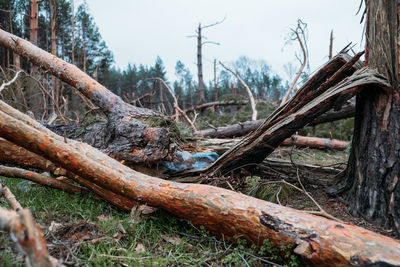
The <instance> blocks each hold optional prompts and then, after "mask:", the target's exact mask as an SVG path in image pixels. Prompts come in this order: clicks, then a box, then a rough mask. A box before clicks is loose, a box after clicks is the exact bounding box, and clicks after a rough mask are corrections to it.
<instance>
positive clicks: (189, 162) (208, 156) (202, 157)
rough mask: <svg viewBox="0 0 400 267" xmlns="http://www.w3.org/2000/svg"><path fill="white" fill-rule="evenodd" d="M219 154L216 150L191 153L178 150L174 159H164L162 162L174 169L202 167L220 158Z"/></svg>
mask: <svg viewBox="0 0 400 267" xmlns="http://www.w3.org/2000/svg"><path fill="white" fill-rule="evenodd" d="M218 157H219V155H218V154H217V153H215V152H198V153H194V154H191V153H189V152H187V151H177V152H176V157H175V159H174V161H171V162H167V161H163V162H162V164H163V165H164V166H166V167H167V168H168V169H170V170H173V171H181V170H185V169H191V168H194V169H202V168H204V167H206V166H207V165H209V164H210V163H213V162H214V161H216V160H217V159H218Z"/></svg>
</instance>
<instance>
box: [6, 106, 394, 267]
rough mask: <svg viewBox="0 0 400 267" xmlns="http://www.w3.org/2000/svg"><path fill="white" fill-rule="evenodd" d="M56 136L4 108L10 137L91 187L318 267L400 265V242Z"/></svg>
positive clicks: (10, 139) (30, 120)
mask: <svg viewBox="0 0 400 267" xmlns="http://www.w3.org/2000/svg"><path fill="white" fill-rule="evenodd" d="M0 103H1V102H0ZM1 106H3V107H4V104H3V105H1ZM7 112H8V113H7ZM10 113H11V114H14V116H10ZM49 132H50V131H48V130H47V129H43V127H42V126H40V127H39V126H38V125H37V124H36V122H35V121H33V120H32V119H30V118H29V117H27V116H25V115H23V114H20V113H18V112H16V111H15V110H14V109H12V108H11V107H9V108H8V109H5V108H1V111H0V136H2V137H3V138H6V139H7V140H9V141H11V142H13V143H15V144H17V145H20V146H23V147H24V148H26V149H29V150H30V151H32V152H34V153H38V154H40V155H43V156H44V157H46V158H47V159H49V160H51V161H53V162H55V163H56V164H59V165H60V166H62V167H64V168H66V169H68V170H69V171H71V172H74V173H75V174H77V175H79V176H80V177H85V179H86V180H87V181H88V182H90V183H94V184H96V185H98V186H100V187H102V188H107V189H108V190H111V191H112V192H114V193H116V194H120V195H124V196H125V197H127V198H129V199H131V200H135V201H139V202H141V203H145V204H148V205H151V206H155V207H160V208H163V209H165V210H168V211H170V212H172V213H174V214H176V215H177V216H179V217H181V218H184V219H187V220H190V221H192V222H193V223H194V224H195V225H204V226H205V227H206V228H207V229H209V230H210V231H211V232H213V233H215V234H217V235H219V236H224V238H228V237H230V238H233V239H235V238H237V237H240V238H243V239H247V240H249V241H250V242H252V243H254V244H257V245H261V244H263V240H265V239H267V238H268V239H269V240H270V242H272V243H273V244H275V245H276V246H278V247H281V246H287V245H289V244H292V245H295V246H297V247H296V249H295V250H294V252H295V253H297V254H299V255H300V256H301V257H302V259H303V260H304V261H305V262H306V263H308V264H313V265H321V264H323V265H324V266H334V265H350V263H351V262H353V261H354V260H355V259H356V260H357V262H358V263H359V264H392V265H395V264H398V263H399V262H400V256H399V255H400V254H399V253H398V251H399V250H400V243H399V242H397V241H395V240H393V239H391V238H389V237H384V236H382V235H379V234H376V233H373V232H370V231H368V230H365V229H363V228H360V227H357V226H354V225H351V224H345V223H338V222H334V221H331V220H328V219H326V218H323V217H318V216H313V215H309V214H304V212H301V211H297V210H294V209H291V208H288V207H282V206H279V205H275V204H272V203H269V202H266V201H263V200H259V199H255V198H252V197H249V196H246V195H243V194H240V193H236V192H232V191H230V190H226V189H222V188H217V187H213V186H208V185H201V184H181V183H175V182H172V181H166V180H162V179H159V178H155V177H151V176H148V175H144V174H141V173H138V172H136V171H134V170H132V169H129V168H128V167H126V166H124V165H122V164H121V163H119V162H118V161H116V160H114V159H111V158H109V157H107V156H106V155H104V154H103V153H101V152H100V151H98V150H97V149H95V148H92V147H90V146H89V145H87V144H84V143H79V142H76V141H73V140H68V142H67V143H65V142H64V138H63V137H61V136H57V135H56V134H54V133H51V132H50V133H49Z"/></svg>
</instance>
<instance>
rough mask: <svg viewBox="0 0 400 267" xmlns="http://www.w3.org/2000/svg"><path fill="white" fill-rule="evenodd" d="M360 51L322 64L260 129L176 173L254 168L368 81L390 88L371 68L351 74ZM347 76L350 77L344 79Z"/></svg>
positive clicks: (383, 78)
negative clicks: (204, 164)
mask: <svg viewBox="0 0 400 267" xmlns="http://www.w3.org/2000/svg"><path fill="white" fill-rule="evenodd" d="M361 55H362V53H359V54H357V55H356V56H355V57H354V58H352V59H351V60H349V59H348V56H344V54H341V55H339V56H336V57H335V58H333V59H332V60H331V61H330V62H328V64H326V65H325V66H324V67H322V68H321V69H320V70H319V71H318V72H317V73H316V74H315V75H314V76H313V77H312V78H311V79H310V80H309V81H308V82H307V83H306V84H305V85H304V86H303V87H302V89H300V90H299V91H298V93H297V94H296V95H295V96H294V97H293V98H292V99H291V100H290V101H289V102H288V103H286V104H285V105H284V106H282V107H280V108H278V109H277V110H276V111H275V112H274V113H272V114H271V115H270V116H269V117H268V118H267V119H266V121H265V122H264V123H263V125H262V126H260V127H259V128H258V129H257V131H255V132H254V133H252V134H251V135H249V136H247V137H246V138H244V139H243V140H242V141H241V142H240V143H239V144H238V145H236V146H235V147H233V148H232V149H230V150H229V151H227V152H226V153H225V154H224V155H222V156H221V157H220V158H218V160H217V161H215V162H214V163H213V164H212V165H211V166H209V167H208V168H206V169H204V170H201V171H198V172H195V171H193V172H189V171H188V172H186V173H182V174H177V176H178V175H181V176H193V175H194V174H196V173H197V174H201V175H209V176H210V175H211V176H212V175H215V174H222V175H224V174H226V173H229V172H230V171H232V170H233V169H236V170H237V169H239V168H242V167H243V168H251V167H252V166H254V165H255V164H257V163H259V162H262V161H263V160H264V159H265V158H266V157H267V156H268V155H269V154H270V153H271V152H272V151H273V150H274V149H275V148H276V147H277V146H278V145H279V144H281V143H282V142H283V141H284V140H285V139H286V138H288V137H290V136H291V135H292V134H294V133H295V131H297V130H298V129H300V128H302V127H304V126H305V125H307V124H308V123H309V122H310V121H313V120H314V119H315V118H317V117H318V116H320V115H321V114H323V113H325V112H326V111H328V110H330V109H332V108H334V107H340V106H341V105H342V104H343V103H345V102H346V101H347V100H349V99H350V98H352V97H353V96H354V95H355V94H356V93H357V92H359V91H360V90H362V89H365V88H367V87H368V86H369V85H376V86H377V87H378V88H381V90H384V89H387V88H390V85H389V84H388V83H387V81H386V78H385V77H383V76H382V75H380V74H378V73H377V72H375V71H373V70H370V69H366V68H363V69H360V70H358V71H356V72H355V73H354V74H353V75H352V76H350V77H349V72H350V73H353V72H354V69H353V68H352V66H353V65H354V64H355V63H356V62H357V60H358V58H359V57H360V56H361ZM346 58H347V60H349V61H347V60H346ZM339 59H341V60H339ZM338 61H339V62H342V64H341V65H340V64H339V66H337V65H336V67H335V69H333V68H332V65H334V63H335V62H336V63H337V62H338ZM346 61H347V62H346ZM340 66H342V67H340ZM338 68H340V69H339V70H338ZM328 73H330V75H328ZM345 77H348V78H346V79H344V78H345ZM343 79H344V80H343Z"/></svg>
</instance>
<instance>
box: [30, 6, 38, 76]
mask: <svg viewBox="0 0 400 267" xmlns="http://www.w3.org/2000/svg"><path fill="white" fill-rule="evenodd" d="M38 27H39V1H38V0H31V20H30V31H29V40H30V41H31V43H32V44H34V45H37V44H38ZM31 72H32V73H37V66H36V65H33V66H32V70H31Z"/></svg>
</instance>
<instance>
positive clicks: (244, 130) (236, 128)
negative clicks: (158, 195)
mask: <svg viewBox="0 0 400 267" xmlns="http://www.w3.org/2000/svg"><path fill="white" fill-rule="evenodd" d="M355 110H356V103H355V99H354V98H352V99H351V100H349V101H347V102H346V103H345V104H344V105H343V106H342V107H341V108H340V109H339V110H330V111H328V112H326V113H325V114H322V115H321V116H319V117H317V118H316V119H314V120H313V121H312V122H310V123H309V124H308V126H315V125H318V124H321V123H326V122H332V121H337V120H342V119H347V118H351V117H354V114H355ZM264 121H265V119H261V120H256V121H245V122H241V123H237V124H232V125H226V126H221V127H216V128H213V129H205V130H200V131H198V135H199V136H202V137H210V138H227V137H237V136H244V135H247V134H249V133H251V132H253V131H255V130H257V129H258V127H260V126H261V125H262V124H263V122H264Z"/></svg>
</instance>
